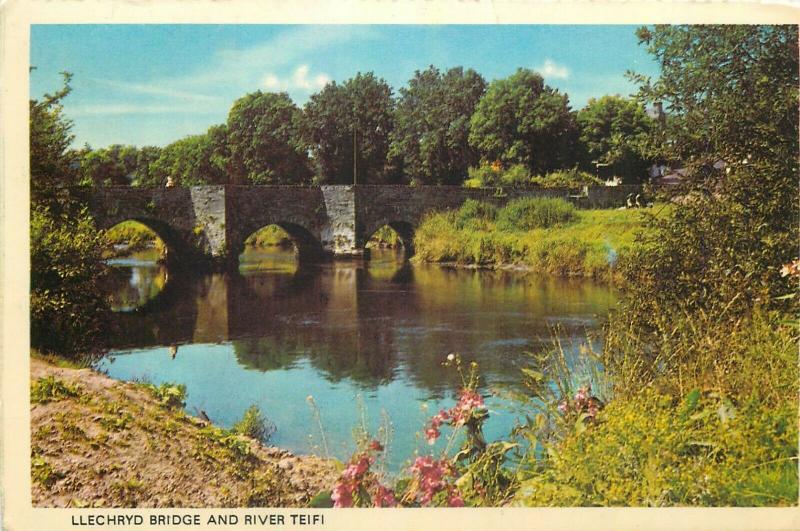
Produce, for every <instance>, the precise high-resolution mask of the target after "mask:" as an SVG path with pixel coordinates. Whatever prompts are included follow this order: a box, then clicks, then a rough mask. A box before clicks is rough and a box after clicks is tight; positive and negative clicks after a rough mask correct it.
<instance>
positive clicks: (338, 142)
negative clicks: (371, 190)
mask: <svg viewBox="0 0 800 531" xmlns="http://www.w3.org/2000/svg"><path fill="white" fill-rule="evenodd" d="M393 109H394V102H393V100H392V89H391V88H390V87H389V85H388V84H387V83H386V82H385V81H384V80H383V79H380V78H376V77H375V75H374V74H373V73H372V72H368V73H366V74H362V73H360V72H359V73H358V74H357V75H356V76H355V77H353V78H351V79H348V80H347V81H345V82H344V83H343V84H341V85H337V84H336V82H335V81H332V82H331V83H328V84H327V85H326V86H325V88H323V89H322V91H320V92H318V93H316V94H314V95H312V96H311V99H310V100H309V101H308V103H307V104H306V106H305V119H304V136H305V138H306V141H307V143H308V144H309V145H310V147H311V151H312V153H313V155H314V161H315V163H316V165H317V180H318V181H319V182H320V183H327V184H351V183H352V182H353V164H354V147H355V148H356V149H355V159H356V160H355V162H356V166H357V170H358V175H357V177H356V178H357V182H358V183H359V184H368V183H369V184H379V183H382V182H386V180H387V179H388V178H389V177H390V175H389V174H388V172H387V168H386V159H387V153H388V152H389V135H390V134H391V131H392V129H393V119H392V113H393ZM354 140H355V146H354V143H353V142H354Z"/></svg>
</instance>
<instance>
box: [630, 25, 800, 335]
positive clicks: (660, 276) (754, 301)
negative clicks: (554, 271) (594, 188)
mask: <svg viewBox="0 0 800 531" xmlns="http://www.w3.org/2000/svg"><path fill="white" fill-rule="evenodd" d="M638 36H639V39H640V41H641V42H642V43H644V44H645V45H647V47H648V50H649V51H650V53H652V54H653V55H654V56H655V57H656V58H657V60H658V61H659V63H660V65H661V76H660V78H659V79H657V80H655V81H651V80H649V79H647V78H644V77H642V76H634V77H635V79H637V80H638V81H639V82H640V83H641V84H642V86H641V90H640V95H639V96H640V98H641V99H642V100H643V101H651V102H652V101H660V102H663V103H664V106H665V110H666V111H667V113H668V114H669V115H670V117H671V119H670V120H668V121H667V122H666V124H665V125H664V127H663V128H660V129H659V130H657V131H655V132H654V135H653V138H652V145H653V151H654V154H656V155H657V156H661V157H664V158H667V159H679V160H682V161H684V162H685V163H686V164H687V167H688V168H689V172H690V173H689V177H688V178H687V179H686V182H685V183H684V184H685V185H684V186H683V187H682V188H681V189H680V190H679V193H680V194H682V195H683V200H682V201H681V205H680V206H679V207H677V208H676V209H675V213H674V215H673V216H671V217H668V218H667V219H665V220H662V221H655V222H653V227H654V231H653V233H652V236H650V237H646V238H644V240H643V242H642V243H643V250H642V252H641V253H640V256H639V258H638V259H637V260H633V263H632V266H631V267H630V269H629V274H630V277H631V280H632V282H631V285H632V286H634V287H635V292H634V293H633V294H632V297H631V300H635V301H639V302H638V305H639V306H644V308H643V310H642V311H641V312H639V314H640V315H642V316H644V320H645V322H646V323H648V324H649V326H653V327H655V324H653V323H654V321H655V320H656V319H658V318H659V316H661V317H663V316H664V315H665V314H670V312H672V314H674V315H683V314H684V313H690V314H691V313H692V312H699V311H701V312H703V314H704V315H714V316H719V317H720V318H725V319H737V318H739V316H741V315H747V314H748V313H749V312H750V311H752V309H753V307H754V306H760V307H766V308H771V307H776V306H777V307H780V306H783V305H786V304H787V299H785V298H781V296H782V295H785V294H787V293H789V294H791V293H794V292H795V291H796V284H794V285H792V284H790V281H789V280H788V279H783V278H781V276H780V273H779V271H780V268H781V266H782V265H783V264H786V263H788V262H790V261H791V260H792V259H793V258H796V253H797V241H798V231H797V219H798V217H800V209H798V204H797V175H798V156H800V148H798V134H799V133H800V130H799V128H798V107H797V101H798V81H800V79H798V55H797V45H798V40H797V28H796V27H792V26H755V25H753V26H750V25H748V26H656V27H655V28H641V29H640V30H639V31H638ZM789 302H791V299H790V300H789ZM795 303H796V301H795ZM659 308H661V309H662V310H661V311H659V310H658V309H659ZM663 309H666V310H663Z"/></svg>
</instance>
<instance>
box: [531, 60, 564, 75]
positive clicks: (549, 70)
mask: <svg viewBox="0 0 800 531" xmlns="http://www.w3.org/2000/svg"><path fill="white" fill-rule="evenodd" d="M536 70H537V71H538V72H539V73H540V74H542V76H544V77H545V78H550V79H567V78H568V77H569V68H567V67H566V66H564V65H560V64H558V63H556V62H555V61H553V60H552V59H545V60H544V64H542V65H541V66H538V67H536Z"/></svg>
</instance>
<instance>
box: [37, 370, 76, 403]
mask: <svg viewBox="0 0 800 531" xmlns="http://www.w3.org/2000/svg"><path fill="white" fill-rule="evenodd" d="M80 394H81V390H80V388H79V387H77V386H74V385H71V384H69V383H67V382H65V381H63V380H59V379H57V378H55V377H54V376H46V377H44V378H39V379H38V380H36V381H35V382H33V383H31V404H46V403H47V402H58V401H59V400H64V399H66V398H75V397H78V396H80Z"/></svg>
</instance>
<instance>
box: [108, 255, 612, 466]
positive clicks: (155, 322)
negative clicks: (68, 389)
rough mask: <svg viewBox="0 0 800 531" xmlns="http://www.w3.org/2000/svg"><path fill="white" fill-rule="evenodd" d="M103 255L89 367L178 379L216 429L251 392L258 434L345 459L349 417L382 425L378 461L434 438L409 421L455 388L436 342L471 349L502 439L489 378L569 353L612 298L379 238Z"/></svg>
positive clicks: (499, 406)
mask: <svg viewBox="0 0 800 531" xmlns="http://www.w3.org/2000/svg"><path fill="white" fill-rule="evenodd" d="M112 264H113V265H114V268H113V269H114V276H113V279H112V282H111V283H110V284H111V285H110V287H109V290H110V292H111V295H112V300H113V305H114V308H115V310H117V312H116V313H115V323H114V326H113V327H112V328H113V331H112V332H109V335H110V337H109V342H110V343H111V345H112V350H111V351H110V352H109V354H108V355H107V356H106V357H105V358H103V359H102V360H101V361H100V362H99V363H98V369H100V370H102V371H105V372H107V373H108V375H109V376H111V377H113V378H116V379H120V380H138V381H148V382H152V383H155V384H160V383H163V382H176V383H182V384H185V385H186V388H187V394H188V397H187V405H186V410H187V411H188V412H189V413H192V414H198V413H199V412H200V411H203V412H205V413H206V414H207V415H208V417H209V418H210V419H211V420H212V421H213V422H214V423H216V424H218V425H220V426H223V427H231V426H232V425H233V424H234V423H235V422H236V421H237V420H238V419H239V418H241V416H242V414H243V413H244V411H245V410H246V409H247V408H248V407H249V406H250V405H252V404H255V405H257V406H258V407H259V408H260V410H261V411H262V412H263V414H264V415H265V416H266V417H267V418H268V419H269V421H270V422H271V423H273V424H274V426H275V428H276V429H275V432H274V433H273V435H272V437H271V439H270V441H269V442H270V444H274V445H276V446H280V447H283V448H286V449H289V450H291V451H293V452H295V453H316V454H318V455H326V454H327V455H330V456H333V457H337V458H339V459H342V460H345V459H347V458H348V457H349V455H350V454H351V452H352V451H353V448H354V444H355V443H354V429H357V428H358V427H359V426H365V427H366V428H367V429H368V430H369V431H370V432H371V433H372V434H380V437H381V438H386V436H387V433H388V440H389V444H388V448H387V462H386V463H385V466H386V469H387V470H388V471H390V472H395V471H397V470H399V469H400V468H401V467H402V466H403V465H404V464H406V463H407V462H408V460H409V459H411V458H413V456H414V455H415V454H416V453H419V454H421V455H422V454H426V453H429V452H431V451H440V450H441V449H442V448H443V445H444V444H446V441H445V439H446V437H442V438H441V439H440V441H439V442H437V445H436V446H434V447H433V448H431V447H429V446H428V444H427V443H426V441H425V440H424V438H422V436H421V432H422V430H423V428H424V424H425V421H426V419H427V418H428V417H430V416H431V415H433V414H435V413H436V412H437V411H439V409H441V408H449V407H451V406H452V405H453V404H454V397H455V396H456V393H457V391H458V389H459V387H460V380H459V377H458V375H457V374H456V372H455V371H454V370H453V369H452V368H446V367H443V366H442V363H443V362H444V361H445V359H446V357H447V355H448V354H450V353H457V354H459V355H460V356H461V357H462V358H463V360H464V361H465V362H467V363H469V362H472V361H475V362H477V363H478V366H479V370H480V374H481V376H482V388H481V391H482V392H483V393H484V395H485V396H486V401H487V405H488V407H489V411H490V417H489V420H488V421H487V423H486V426H485V428H486V435H487V439H489V440H496V439H499V438H504V437H507V436H508V434H509V432H510V431H511V429H512V428H513V427H514V425H515V423H516V421H517V419H518V417H519V412H518V411H517V410H515V408H514V407H513V406H514V404H513V403H512V402H511V401H510V400H509V399H507V398H501V397H500V396H498V395H497V394H492V393H493V391H496V390H508V389H512V390H521V387H520V368H521V367H529V366H531V365H532V363H533V358H532V357H531V356H530V354H529V353H530V352H538V351H541V350H542V349H545V348H548V347H550V346H551V345H552V341H553V337H554V334H557V335H558V337H559V338H560V339H561V340H562V342H563V344H564V345H566V348H567V349H568V350H569V351H570V352H572V353H573V354H574V355H575V356H578V354H577V353H578V352H579V346H580V345H582V344H586V342H587V335H589V336H590V335H591V334H592V332H593V331H597V329H598V327H599V325H600V323H601V321H602V319H603V318H604V316H605V315H606V314H607V313H608V311H609V309H611V308H612V307H613V306H614V304H615V303H616V294H615V292H614V291H613V289H612V288H610V287H609V286H607V285H603V284H597V283H593V282H590V281H586V280H565V279H554V278H537V277H532V276H530V275H522V274H520V273H511V272H496V271H480V270H457V269H451V268H444V267H441V266H436V265H420V264H415V265H411V264H409V263H408V262H404V261H403V259H402V255H400V254H398V253H397V252H395V251H392V250H377V249H375V250H373V253H372V259H371V260H370V261H369V262H365V263H361V262H335V263H326V264H321V265H314V266H303V267H299V266H298V265H297V263H296V262H295V259H294V255H293V253H292V252H291V251H286V250H280V249H278V248H274V249H270V250H269V251H248V252H247V253H246V254H245V255H243V257H242V264H241V266H240V269H239V272H238V273H226V274H208V275H202V276H194V277H193V276H190V275H186V274H183V275H182V274H178V273H169V272H168V271H167V270H166V269H165V268H164V267H162V266H159V265H157V264H156V263H155V261H154V256H153V254H152V253H148V252H143V253H137V254H135V255H133V256H131V257H129V258H126V259H117V260H113V261H112ZM500 395H502V393H500ZM309 397H313V399H312V400H310V399H309ZM312 402H313V403H312Z"/></svg>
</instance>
